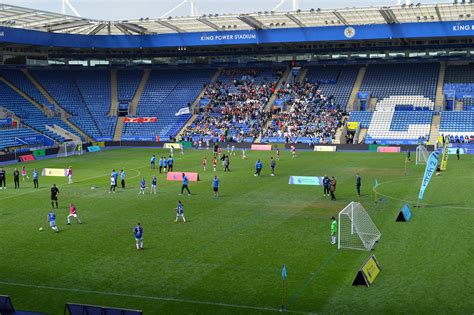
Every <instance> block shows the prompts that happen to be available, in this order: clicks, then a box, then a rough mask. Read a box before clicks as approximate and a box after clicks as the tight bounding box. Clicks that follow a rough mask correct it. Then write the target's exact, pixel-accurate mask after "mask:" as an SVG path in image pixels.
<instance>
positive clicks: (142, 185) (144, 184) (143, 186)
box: [138, 178, 146, 195]
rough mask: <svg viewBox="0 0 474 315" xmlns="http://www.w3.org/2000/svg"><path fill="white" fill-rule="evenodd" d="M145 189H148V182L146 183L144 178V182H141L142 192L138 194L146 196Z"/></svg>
mask: <svg viewBox="0 0 474 315" xmlns="http://www.w3.org/2000/svg"><path fill="white" fill-rule="evenodd" d="M145 188H146V181H145V178H142V180H141V181H140V191H139V192H138V194H143V195H144V194H145Z"/></svg>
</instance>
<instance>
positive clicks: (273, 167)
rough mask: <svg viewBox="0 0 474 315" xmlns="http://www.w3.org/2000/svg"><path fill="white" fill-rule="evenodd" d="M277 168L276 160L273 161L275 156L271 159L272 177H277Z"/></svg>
mask: <svg viewBox="0 0 474 315" xmlns="http://www.w3.org/2000/svg"><path fill="white" fill-rule="evenodd" d="M275 166H276V162H275V160H274V159H273V156H272V157H270V168H271V169H272V175H271V176H275Z"/></svg>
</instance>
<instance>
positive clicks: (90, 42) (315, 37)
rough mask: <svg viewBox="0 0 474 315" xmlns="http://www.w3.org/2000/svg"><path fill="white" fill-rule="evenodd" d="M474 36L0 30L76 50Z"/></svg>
mask: <svg viewBox="0 0 474 315" xmlns="http://www.w3.org/2000/svg"><path fill="white" fill-rule="evenodd" d="M454 36H456V37H471V36H474V21H452V22H427V23H399V24H371V25H352V26H327V27H302V28H284V29H266V30H244V31H211V32H186V33H171V34H157V35H77V34H61V33H48V32H41V31H33V30H25V29H19V28H10V27H0V42H3V43H15V44H26V45H34V46H51V47H72V48H89V49H94V48H95V49H98V48H117V49H119V48H137V49H139V48H159V47H178V46H210V45H243V44H246V45H248V44H275V43H297V42H321V41H343V40H371V39H394V38H430V37H454Z"/></svg>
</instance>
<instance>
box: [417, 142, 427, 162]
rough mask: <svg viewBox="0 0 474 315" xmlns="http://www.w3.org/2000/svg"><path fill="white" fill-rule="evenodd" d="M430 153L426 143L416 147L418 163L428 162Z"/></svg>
mask: <svg viewBox="0 0 474 315" xmlns="http://www.w3.org/2000/svg"><path fill="white" fill-rule="evenodd" d="M429 156H430V153H429V152H428V150H427V149H426V147H425V146H424V145H419V146H417V147H416V165H421V164H426V162H427V161H428V157H429Z"/></svg>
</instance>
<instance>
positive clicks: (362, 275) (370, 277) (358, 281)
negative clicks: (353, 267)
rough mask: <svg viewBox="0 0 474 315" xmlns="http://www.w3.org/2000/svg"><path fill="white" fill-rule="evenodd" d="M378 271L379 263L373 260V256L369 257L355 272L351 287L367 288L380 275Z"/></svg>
mask: <svg viewBox="0 0 474 315" xmlns="http://www.w3.org/2000/svg"><path fill="white" fill-rule="evenodd" d="M380 270H381V269H380V266H379V263H378V262H377V259H375V256H374V255H372V256H370V257H369V258H367V260H366V261H365V262H364V264H363V265H362V267H361V268H360V269H359V271H358V272H357V275H356V277H355V279H354V281H353V282H352V285H366V286H368V287H369V286H370V285H371V284H372V283H374V281H375V278H377V276H378V275H379V273H380Z"/></svg>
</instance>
